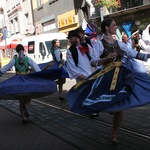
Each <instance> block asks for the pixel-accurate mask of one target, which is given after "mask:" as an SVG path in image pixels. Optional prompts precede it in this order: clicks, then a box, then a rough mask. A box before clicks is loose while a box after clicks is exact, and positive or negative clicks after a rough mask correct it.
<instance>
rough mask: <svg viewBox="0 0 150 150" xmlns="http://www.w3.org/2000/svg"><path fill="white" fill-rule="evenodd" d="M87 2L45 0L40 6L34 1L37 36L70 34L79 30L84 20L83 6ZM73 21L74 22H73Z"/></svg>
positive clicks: (81, 0)
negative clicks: (42, 34) (56, 33)
mask: <svg viewBox="0 0 150 150" xmlns="http://www.w3.org/2000/svg"><path fill="white" fill-rule="evenodd" d="M83 1H85V0H80V1H78V3H77V1H76V0H44V1H43V3H42V5H41V6H39V5H38V2H37V0H32V5H33V16H34V22H35V27H36V34H40V33H45V32H66V33H67V32H68V31H70V30H73V29H75V28H77V27H78V26H79V25H80V24H81V22H82V18H83V14H82V11H81V5H82V3H83ZM71 20H72V21H71Z"/></svg>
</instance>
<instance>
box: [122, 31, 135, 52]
mask: <svg viewBox="0 0 150 150" xmlns="http://www.w3.org/2000/svg"><path fill="white" fill-rule="evenodd" d="M122 42H124V43H125V44H127V46H128V48H129V49H131V50H133V48H132V44H131V42H129V36H128V35H127V34H125V33H124V34H123V35H122Z"/></svg>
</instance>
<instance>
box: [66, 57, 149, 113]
mask: <svg viewBox="0 0 150 150" xmlns="http://www.w3.org/2000/svg"><path fill="white" fill-rule="evenodd" d="M135 64H136V65H135ZM130 65H133V66H130ZM138 65H139V66H140V67H141V70H140V68H139V67H137V66H138ZM134 66H136V67H135V68H134V70H133V69H131V67H134ZM128 67H129V68H128ZM100 70H101V69H100ZM100 70H97V71H96V72H94V73H93V74H92V75H91V76H94V75H95V74H96V73H97V72H99V71H100ZM113 75H114V69H112V70H111V71H109V72H107V73H105V74H104V75H102V76H100V77H99V78H97V79H94V80H88V79H87V81H86V82H85V83H83V84H82V85H80V86H79V87H78V88H76V89H75V86H74V87H72V88H71V89H70V90H69V92H68V94H67V99H68V102H69V106H70V110H71V111H73V112H76V113H79V114H88V113H92V112H100V111H119V110H124V109H129V108H133V107H138V106H143V105H146V104H149V103H150V99H149V97H150V92H149V91H150V76H149V75H148V74H147V73H146V72H145V71H144V69H143V68H142V65H141V64H139V62H137V61H136V60H135V61H133V60H130V62H128V63H126V66H121V67H120V71H119V75H118V78H117V82H116V88H115V90H110V85H111V82H112V77H113ZM91 76H90V77H91Z"/></svg>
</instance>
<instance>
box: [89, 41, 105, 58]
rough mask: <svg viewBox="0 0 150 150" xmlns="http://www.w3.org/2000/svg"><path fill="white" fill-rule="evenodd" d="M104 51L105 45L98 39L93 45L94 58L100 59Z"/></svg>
mask: <svg viewBox="0 0 150 150" xmlns="http://www.w3.org/2000/svg"><path fill="white" fill-rule="evenodd" d="M103 51H104V46H103V44H102V42H101V41H100V40H98V41H97V42H96V43H95V44H94V45H93V53H92V59H94V60H99V59H100V56H101V55H102V54H103Z"/></svg>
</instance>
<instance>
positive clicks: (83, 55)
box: [66, 43, 93, 82]
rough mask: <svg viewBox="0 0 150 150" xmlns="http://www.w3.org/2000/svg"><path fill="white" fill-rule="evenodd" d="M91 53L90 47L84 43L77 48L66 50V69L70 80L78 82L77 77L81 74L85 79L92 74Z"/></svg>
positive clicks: (73, 46)
mask: <svg viewBox="0 0 150 150" xmlns="http://www.w3.org/2000/svg"><path fill="white" fill-rule="evenodd" d="M92 51H93V49H92V47H91V46H90V45H88V44H86V43H82V44H81V45H79V46H75V45H72V46H71V47H70V48H69V49H68V50H67V54H66V55H67V69H68V74H69V78H70V79H76V81H77V82H79V81H78V80H77V77H78V76H80V75H81V74H83V75H84V76H86V77H88V76H89V75H91V74H92V68H91V67H90V59H91V55H92Z"/></svg>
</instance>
